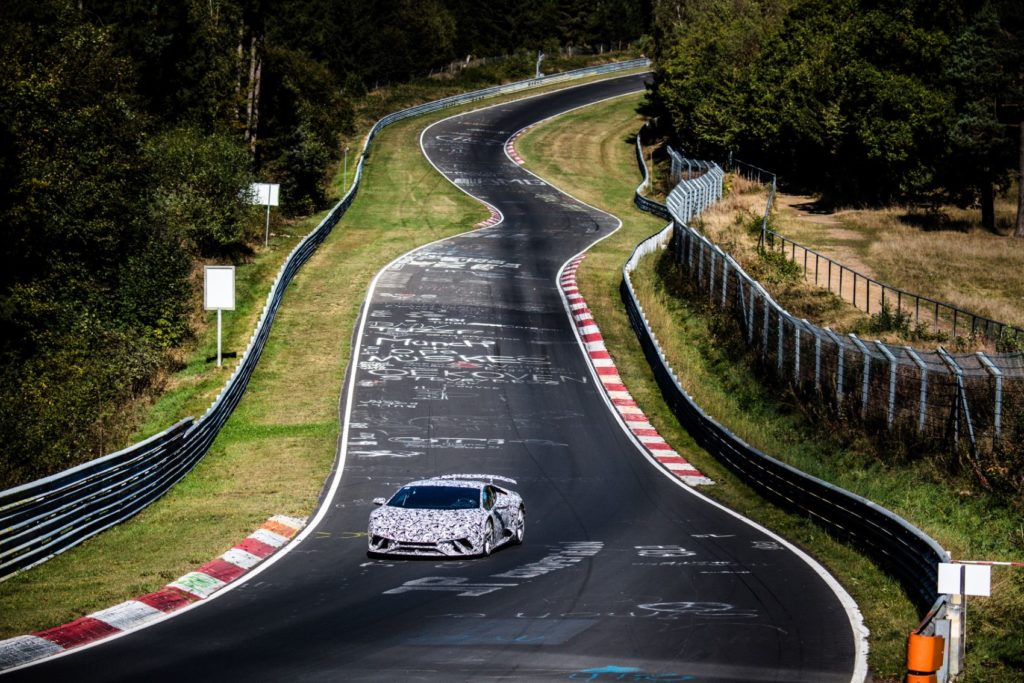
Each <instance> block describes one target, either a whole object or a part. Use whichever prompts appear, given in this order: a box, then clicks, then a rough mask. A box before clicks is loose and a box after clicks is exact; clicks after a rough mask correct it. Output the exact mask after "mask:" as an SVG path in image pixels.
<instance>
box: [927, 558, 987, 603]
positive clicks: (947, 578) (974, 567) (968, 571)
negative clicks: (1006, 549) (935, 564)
mask: <svg viewBox="0 0 1024 683" xmlns="http://www.w3.org/2000/svg"><path fill="white" fill-rule="evenodd" d="M961 572H963V575H964V576H963V594H964V595H980V596H982V597H988V596H989V595H991V594H992V568H991V567H989V566H988V565H984V564H957V563H955V562H954V563H950V562H943V563H941V564H939V592H940V593H945V594H946V595H956V594H959V593H960V585H961V584H960V573H961Z"/></svg>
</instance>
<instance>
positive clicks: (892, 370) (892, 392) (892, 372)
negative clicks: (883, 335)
mask: <svg viewBox="0 0 1024 683" xmlns="http://www.w3.org/2000/svg"><path fill="white" fill-rule="evenodd" d="M875 346H876V347H877V348H878V350H879V351H881V352H882V355H883V356H885V359H886V360H887V361H889V406H888V409H887V410H886V413H885V421H886V425H887V426H888V427H889V429H892V420H893V416H894V414H895V412H896V370H897V369H898V366H897V365H896V356H894V355H892V353H891V352H890V351H889V349H888V348H886V346H885V344H883V343H882V342H880V341H876V342H875Z"/></svg>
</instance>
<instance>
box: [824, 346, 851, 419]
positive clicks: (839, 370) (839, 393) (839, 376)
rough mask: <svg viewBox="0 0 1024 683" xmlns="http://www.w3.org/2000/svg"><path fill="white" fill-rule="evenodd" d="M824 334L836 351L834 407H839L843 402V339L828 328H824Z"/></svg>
mask: <svg viewBox="0 0 1024 683" xmlns="http://www.w3.org/2000/svg"><path fill="white" fill-rule="evenodd" d="M825 333H826V334H828V336H829V337H831V338H832V341H833V342H834V343H835V345H836V347H837V349H838V352H837V353H836V359H837V361H838V363H836V406H839V405H841V404H842V402H843V374H844V369H843V362H844V360H845V356H846V345H844V344H843V338H842V337H840V336H839V335H838V334H836V333H835V332H833V331H832V330H830V329H829V328H827V327H826V328H825Z"/></svg>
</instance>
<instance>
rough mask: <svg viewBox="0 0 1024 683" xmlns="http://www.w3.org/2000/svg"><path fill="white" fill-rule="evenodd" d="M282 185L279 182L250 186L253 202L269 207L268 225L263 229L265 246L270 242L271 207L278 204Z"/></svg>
mask: <svg viewBox="0 0 1024 683" xmlns="http://www.w3.org/2000/svg"><path fill="white" fill-rule="evenodd" d="M280 192H281V186H280V185H279V184H277V183H252V184H251V185H250V186H249V196H250V197H251V198H252V203H253V204H263V205H265V206H266V207H267V225H266V228H264V231H263V246H264V247H265V246H267V245H268V244H269V243H270V207H272V206H277V204H278V195H279V194H280Z"/></svg>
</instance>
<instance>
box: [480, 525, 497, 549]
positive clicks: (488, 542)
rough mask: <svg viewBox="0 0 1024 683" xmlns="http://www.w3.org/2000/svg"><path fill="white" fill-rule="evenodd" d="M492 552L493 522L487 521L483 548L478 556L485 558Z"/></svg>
mask: <svg viewBox="0 0 1024 683" xmlns="http://www.w3.org/2000/svg"><path fill="white" fill-rule="evenodd" d="M492 550H494V522H492V521H491V520H489V519H488V520H487V525H486V526H485V527H484V547H483V550H482V552H481V553H480V554H481V555H483V556H484V557H487V556H488V555H490V554H491V551H492Z"/></svg>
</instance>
